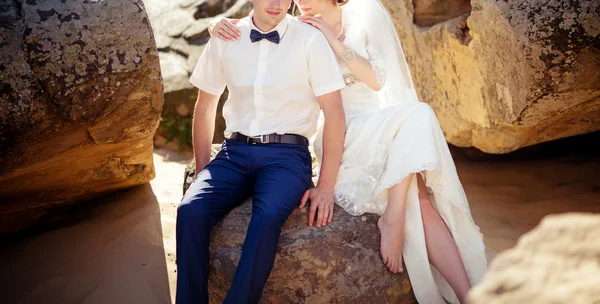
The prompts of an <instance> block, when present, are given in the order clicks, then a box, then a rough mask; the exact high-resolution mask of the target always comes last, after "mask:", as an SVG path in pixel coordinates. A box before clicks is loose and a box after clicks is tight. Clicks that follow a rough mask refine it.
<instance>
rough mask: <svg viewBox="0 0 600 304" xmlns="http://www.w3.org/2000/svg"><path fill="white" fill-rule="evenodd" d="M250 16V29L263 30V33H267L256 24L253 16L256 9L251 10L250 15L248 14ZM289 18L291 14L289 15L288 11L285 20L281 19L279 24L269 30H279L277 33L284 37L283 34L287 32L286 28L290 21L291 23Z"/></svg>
mask: <svg viewBox="0 0 600 304" xmlns="http://www.w3.org/2000/svg"><path fill="white" fill-rule="evenodd" d="M248 17H250V29H254V30H257V31H259V32H261V33H262V34H266V32H263V31H261V30H259V29H258V28H257V27H256V25H254V20H253V18H254V11H251V12H250V15H248ZM288 18H290V16H289V15H288V14H287V13H286V14H285V17H283V20H281V21H280V22H279V24H277V26H275V27H274V28H273V29H272V30H270V31H269V32H272V31H277V33H279V37H280V38H281V37H283V34H285V31H286V30H287V28H288V23H289V20H288Z"/></svg>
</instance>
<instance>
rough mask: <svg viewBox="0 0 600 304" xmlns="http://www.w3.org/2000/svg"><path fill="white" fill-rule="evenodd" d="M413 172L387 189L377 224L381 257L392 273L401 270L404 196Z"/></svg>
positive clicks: (404, 210) (404, 209)
mask: <svg viewBox="0 0 600 304" xmlns="http://www.w3.org/2000/svg"><path fill="white" fill-rule="evenodd" d="M412 177H413V174H410V175H409V176H408V177H406V178H405V179H403V180H402V181H401V182H400V183H399V184H396V185H394V186H393V187H392V188H390V189H389V190H388V204H387V207H386V208H385V212H384V214H383V216H381V217H380V218H379V221H378V222H377V226H378V227H379V231H380V233H381V257H382V258H383V263H385V264H386V266H387V267H388V269H389V270H390V271H391V272H393V273H399V272H402V271H403V270H402V242H403V240H404V220H405V218H406V196H407V194H408V186H410V181H411V179H412Z"/></svg>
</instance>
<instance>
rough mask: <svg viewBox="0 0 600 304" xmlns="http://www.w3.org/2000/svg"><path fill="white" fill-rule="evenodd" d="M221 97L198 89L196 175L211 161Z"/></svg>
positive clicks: (194, 135)
mask: <svg viewBox="0 0 600 304" xmlns="http://www.w3.org/2000/svg"><path fill="white" fill-rule="evenodd" d="M219 97H220V96H219V95H212V94H209V93H207V92H204V91H202V90H198V98H197V99H196V105H195V106H194V118H193V122H192V138H193V143H194V159H195V160H196V176H197V175H198V173H200V171H202V169H203V168H204V167H205V166H206V165H208V163H209V162H210V152H211V147H212V141H213V137H214V133H215V117H216V115H217V105H218V104H219Z"/></svg>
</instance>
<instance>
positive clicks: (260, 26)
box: [252, 16, 276, 33]
mask: <svg viewBox="0 0 600 304" xmlns="http://www.w3.org/2000/svg"><path fill="white" fill-rule="evenodd" d="M252 23H254V26H256V28H257V29H259V30H261V31H262V32H265V33H266V32H268V31H270V30H272V29H274V28H275V26H276V25H268V24H265V23H263V22H260V19H259V18H256V16H252Z"/></svg>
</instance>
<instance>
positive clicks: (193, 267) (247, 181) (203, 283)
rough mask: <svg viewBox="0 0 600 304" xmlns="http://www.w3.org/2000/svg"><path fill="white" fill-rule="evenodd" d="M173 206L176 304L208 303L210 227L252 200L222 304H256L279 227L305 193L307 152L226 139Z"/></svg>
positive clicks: (308, 167)
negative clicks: (217, 152)
mask: <svg viewBox="0 0 600 304" xmlns="http://www.w3.org/2000/svg"><path fill="white" fill-rule="evenodd" d="M197 174H198V177H197V179H196V180H195V181H194V183H193V184H192V185H191V186H190V188H189V189H188V191H187V192H186V194H185V195H184V197H183V199H182V201H181V204H180V205H179V207H178V208H177V228H176V229H177V232H176V238H177V293H176V303H177V304H187V303H194V304H197V303H208V271H209V248H208V246H209V238H210V231H211V229H212V227H213V226H214V225H215V224H216V223H217V222H218V221H219V220H221V219H222V218H223V217H224V216H225V215H226V214H227V213H228V212H229V211H230V210H232V209H233V208H235V207H237V206H238V205H240V204H241V203H242V202H244V201H245V200H246V199H248V198H250V197H252V218H251V220H250V225H249V227H248V232H247V235H246V240H245V242H244V246H243V248H242V256H241V258H240V261H239V264H238V267H237V270H236V273H235V276H234V279H233V282H232V284H231V288H230V289H229V292H228V294H227V297H226V298H225V303H258V301H259V299H260V297H261V295H262V291H263V287H264V285H265V283H266V282H267V278H268V277H269V274H270V273H271V269H272V268H273V262H274V261H275V253H276V249H277V243H278V242H279V235H280V233H281V226H282V225H283V223H284V222H285V220H286V219H287V218H288V216H289V215H290V214H291V213H292V211H293V210H294V208H296V207H297V206H298V204H299V202H300V199H301V198H302V195H303V194H304V192H305V191H306V190H307V189H308V187H309V185H310V181H311V176H312V165H311V157H310V153H309V151H308V148H307V147H305V146H301V145H287V144H265V145H251V144H247V143H244V142H235V141H232V140H226V141H225V142H224V143H223V149H222V150H221V152H220V153H219V154H218V155H217V156H216V158H215V159H214V160H213V161H212V162H210V163H209V164H208V165H207V166H206V167H205V168H204V170H202V171H201V172H200V173H197Z"/></svg>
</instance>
